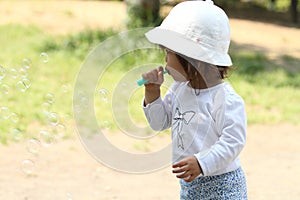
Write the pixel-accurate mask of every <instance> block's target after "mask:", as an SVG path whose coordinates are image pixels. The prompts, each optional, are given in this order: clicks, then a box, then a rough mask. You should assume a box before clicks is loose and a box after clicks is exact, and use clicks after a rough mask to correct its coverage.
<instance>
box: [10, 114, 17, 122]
mask: <svg viewBox="0 0 300 200" xmlns="http://www.w3.org/2000/svg"><path fill="white" fill-rule="evenodd" d="M9 119H10V121H12V122H13V123H15V124H16V123H18V122H19V115H18V114H16V113H11V114H10V116H9Z"/></svg>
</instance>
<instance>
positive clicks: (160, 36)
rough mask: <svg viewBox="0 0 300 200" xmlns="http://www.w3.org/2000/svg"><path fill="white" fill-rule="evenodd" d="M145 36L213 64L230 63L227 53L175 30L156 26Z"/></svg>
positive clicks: (225, 64)
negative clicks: (214, 49)
mask: <svg viewBox="0 0 300 200" xmlns="http://www.w3.org/2000/svg"><path fill="white" fill-rule="evenodd" d="M145 36H146V38H147V39H148V40H149V41H150V42H152V43H154V44H159V45H162V46H164V47H166V48H169V49H170V50H173V51H175V52H177V53H180V54H183V55H185V56H188V57H190V58H194V59H196V60H200V61H203V62H206V63H210V64H213V65H219V66H228V67H229V66H231V65H232V61H231V58H230V56H229V55H228V54H227V53H222V52H218V51H212V50H211V48H212V47H210V48H208V47H206V46H205V45H202V44H200V43H196V42H194V41H192V40H190V39H187V38H185V37H184V36H183V35H181V34H179V33H177V32H174V31H171V30H167V29H162V28H160V27H156V28H154V29H152V30H150V31H148V32H147V33H146V34H145Z"/></svg>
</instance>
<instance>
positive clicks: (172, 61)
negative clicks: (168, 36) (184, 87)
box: [165, 49, 188, 82]
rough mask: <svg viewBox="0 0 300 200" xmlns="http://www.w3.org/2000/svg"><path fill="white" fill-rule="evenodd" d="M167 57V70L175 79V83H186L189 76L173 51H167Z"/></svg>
mask: <svg viewBox="0 0 300 200" xmlns="http://www.w3.org/2000/svg"><path fill="white" fill-rule="evenodd" d="M165 51H166V53H167V55H166V57H165V60H166V63H167V64H166V70H168V73H169V74H170V75H171V76H172V77H173V79H174V80H175V81H179V82H185V81H187V80H188V79H187V74H186V73H185V71H184V69H183V67H182V65H181V63H180V62H179V60H178V58H177V56H176V54H175V53H174V52H172V51H171V50H168V49H165Z"/></svg>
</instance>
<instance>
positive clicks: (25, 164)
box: [21, 159, 35, 175]
mask: <svg viewBox="0 0 300 200" xmlns="http://www.w3.org/2000/svg"><path fill="white" fill-rule="evenodd" d="M34 168H35V167H34V161H33V160H30V159H26V160H23V161H22V163H21V170H22V171H23V172H24V173H25V174H27V175H30V174H32V173H33V171H34Z"/></svg>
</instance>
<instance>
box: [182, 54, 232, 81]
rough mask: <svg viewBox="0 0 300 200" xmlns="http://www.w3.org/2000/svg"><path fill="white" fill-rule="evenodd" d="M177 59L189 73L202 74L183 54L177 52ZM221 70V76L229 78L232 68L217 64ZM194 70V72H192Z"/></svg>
mask: <svg viewBox="0 0 300 200" xmlns="http://www.w3.org/2000/svg"><path fill="white" fill-rule="evenodd" d="M176 57H177V59H178V60H179V62H180V64H181V65H182V67H183V69H184V71H185V73H186V74H187V75H190V74H197V75H200V73H199V72H198V70H197V69H196V68H195V67H189V66H190V65H191V64H190V63H189V62H188V61H187V60H186V59H185V58H183V57H182V56H180V55H178V54H176ZM216 67H217V68H218V70H219V73H220V77H221V78H222V79H225V78H228V71H229V70H231V69H232V68H231V67H227V66H216ZM191 72H192V73H191Z"/></svg>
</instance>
